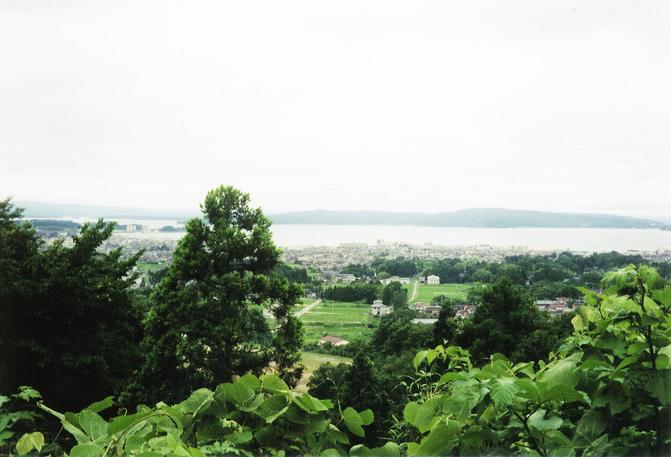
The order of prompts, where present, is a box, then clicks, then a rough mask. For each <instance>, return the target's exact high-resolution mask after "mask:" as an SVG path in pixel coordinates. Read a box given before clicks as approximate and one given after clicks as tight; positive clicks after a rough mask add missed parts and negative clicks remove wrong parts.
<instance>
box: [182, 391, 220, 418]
mask: <svg viewBox="0 0 671 457" xmlns="http://www.w3.org/2000/svg"><path fill="white" fill-rule="evenodd" d="M213 398H214V393H213V392H212V391H211V390H210V389H205V388H202V389H198V390H196V391H195V392H193V393H192V394H191V395H190V396H189V398H187V399H186V400H184V401H183V402H182V403H180V404H179V406H180V407H181V408H182V411H183V412H184V413H185V414H194V413H196V412H198V411H200V410H201V409H203V408H206V407H207V405H208V404H209V403H210V402H211V401H212V400H213Z"/></svg>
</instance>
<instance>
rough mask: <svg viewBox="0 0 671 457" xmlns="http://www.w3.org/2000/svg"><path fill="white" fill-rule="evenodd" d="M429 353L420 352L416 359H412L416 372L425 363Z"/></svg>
mask: <svg viewBox="0 0 671 457" xmlns="http://www.w3.org/2000/svg"><path fill="white" fill-rule="evenodd" d="M427 353H428V351H419V352H418V353H417V354H415V357H414V358H413V359H412V365H413V366H414V367H415V370H417V369H419V366H420V365H421V364H422V362H424V359H426V355H427Z"/></svg>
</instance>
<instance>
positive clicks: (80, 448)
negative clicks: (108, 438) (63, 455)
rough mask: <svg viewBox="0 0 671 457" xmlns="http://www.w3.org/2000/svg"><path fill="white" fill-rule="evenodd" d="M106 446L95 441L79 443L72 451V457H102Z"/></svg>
mask: <svg viewBox="0 0 671 457" xmlns="http://www.w3.org/2000/svg"><path fill="white" fill-rule="evenodd" d="M104 453H105V448H103V447H102V446H100V445H98V444H94V443H84V444H78V445H76V446H75V447H73V448H72V450H71V451H70V457H101V456H102V455H103V454H104Z"/></svg>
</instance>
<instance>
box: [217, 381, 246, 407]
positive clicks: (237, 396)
mask: <svg viewBox="0 0 671 457" xmlns="http://www.w3.org/2000/svg"><path fill="white" fill-rule="evenodd" d="M255 395H256V394H255V393H254V391H253V390H252V389H250V388H248V387H246V386H245V385H244V384H243V383H241V382H240V381H238V382H236V383H233V384H230V383H226V384H219V385H218V386H217V388H216V390H215V392H214V398H215V400H217V402H219V403H232V404H234V405H236V406H238V407H239V406H242V405H244V404H245V403H247V402H248V401H250V400H251V399H252V398H253V397H254V396H255Z"/></svg>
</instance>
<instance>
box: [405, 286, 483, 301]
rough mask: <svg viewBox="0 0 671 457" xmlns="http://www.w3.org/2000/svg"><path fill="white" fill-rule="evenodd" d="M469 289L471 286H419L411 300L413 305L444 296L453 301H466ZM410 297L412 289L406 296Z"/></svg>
mask: <svg viewBox="0 0 671 457" xmlns="http://www.w3.org/2000/svg"><path fill="white" fill-rule="evenodd" d="M470 288H471V284H440V285H438V286H429V285H426V284H420V285H419V288H418V290H417V296H416V297H415V299H414V300H413V303H416V302H425V303H431V300H432V299H433V297H436V296H438V295H445V296H446V297H448V298H453V299H455V300H464V301H465V300H466V297H467V296H468V291H469V290H470ZM410 295H412V289H411V291H410V294H408V296H410Z"/></svg>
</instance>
